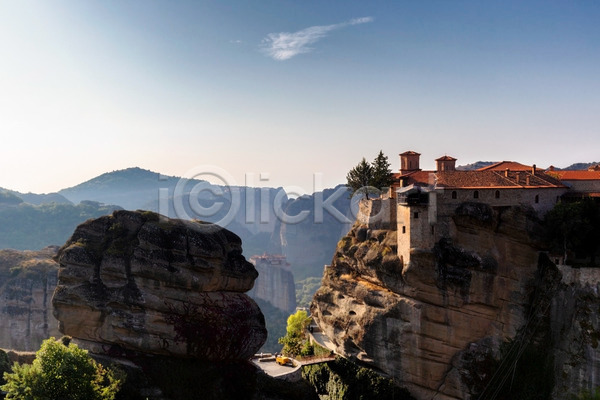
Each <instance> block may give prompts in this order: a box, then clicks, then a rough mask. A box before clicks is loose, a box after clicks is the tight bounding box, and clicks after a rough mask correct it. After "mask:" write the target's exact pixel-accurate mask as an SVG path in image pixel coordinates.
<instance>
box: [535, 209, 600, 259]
mask: <svg viewBox="0 0 600 400" xmlns="http://www.w3.org/2000/svg"><path fill="white" fill-rule="evenodd" d="M545 224H546V233H547V239H548V242H549V243H550V245H551V246H552V248H553V250H555V251H559V250H560V251H562V252H563V253H564V256H565V261H567V259H568V258H569V257H568V256H569V253H570V252H574V253H575V254H581V255H585V257H589V258H590V263H591V265H595V263H596V253H597V252H598V244H599V243H600V207H599V206H598V204H597V203H596V202H595V201H594V200H593V199H583V200H580V201H576V202H560V203H558V204H557V205H556V206H554V208H553V209H552V210H550V211H549V212H548V213H547V214H546V216H545ZM575 258H577V256H576V257H575Z"/></svg>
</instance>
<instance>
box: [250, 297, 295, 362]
mask: <svg viewBox="0 0 600 400" xmlns="http://www.w3.org/2000/svg"><path fill="white" fill-rule="evenodd" d="M254 301H256V304H258V306H259V307H260V310H261V311H262V313H263V315H264V316H265V326H266V328H267V332H268V336H267V341H266V342H265V344H264V345H263V347H261V349H260V351H261V352H263V353H277V352H279V351H281V344H279V341H278V338H280V337H282V336H284V335H285V326H286V321H287V317H288V314H287V313H286V312H285V311H282V310H280V309H279V308H277V307H275V306H273V305H272V304H271V303H269V302H268V301H265V300H261V299H254Z"/></svg>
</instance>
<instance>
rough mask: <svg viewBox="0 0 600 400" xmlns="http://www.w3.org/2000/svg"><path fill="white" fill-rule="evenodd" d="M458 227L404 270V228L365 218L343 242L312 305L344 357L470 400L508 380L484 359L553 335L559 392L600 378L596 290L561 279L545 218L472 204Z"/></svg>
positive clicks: (429, 394)
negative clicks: (542, 230)
mask: <svg viewBox="0 0 600 400" xmlns="http://www.w3.org/2000/svg"><path fill="white" fill-rule="evenodd" d="M451 224H452V227H451V229H450V231H451V232H453V234H452V237H448V238H443V239H441V240H439V241H438V242H437V243H436V244H435V246H434V247H433V248H432V249H425V250H423V249H421V250H418V249H412V251H411V253H410V262H409V263H408V265H406V266H404V267H403V266H402V263H401V262H400V260H399V258H398V256H397V235H399V234H401V233H399V232H397V231H396V230H377V229H372V227H370V226H369V225H368V224H360V223H356V224H355V225H354V227H353V228H352V229H351V230H350V232H349V233H348V235H347V236H345V237H344V238H342V240H341V241H340V242H339V243H338V246H337V249H336V253H335V256H334V258H333V261H332V263H331V265H330V266H329V267H327V268H326V270H325V273H324V277H323V283H322V286H321V288H320V289H319V290H318V291H317V293H316V295H315V297H314V300H313V303H312V305H311V311H312V314H313V317H314V318H315V319H316V321H317V322H318V324H319V326H320V327H321V328H322V329H323V331H324V333H325V334H326V335H327V336H328V337H329V338H330V339H331V340H332V342H333V343H334V344H335V346H336V351H337V352H339V353H340V354H342V355H344V356H345V357H349V358H352V359H356V360H359V361H361V362H363V363H366V364H368V365H370V366H372V367H374V368H376V369H378V370H380V371H382V372H383V373H385V374H387V375H389V376H390V377H393V379H394V380H395V381H396V382H397V383H399V384H401V385H403V386H406V387H407V388H408V389H409V390H410V391H411V392H412V394H413V395H415V397H417V398H419V399H430V398H433V396H436V397H435V398H436V399H469V398H477V397H476V396H475V395H479V394H481V393H482V391H483V390H486V386H490V385H497V384H498V383H494V382H493V381H494V379H496V377H493V376H492V375H493V374H492V372H493V371H492V370H489V371H487V370H485V369H484V368H482V364H481V362H480V361H481V360H490V363H491V362H492V361H494V360H495V361H494V362H496V361H497V362H500V361H499V359H501V358H502V355H501V354H500V353H501V351H500V350H501V344H502V343H503V342H507V341H511V340H512V343H516V344H517V345H518V346H520V345H521V344H528V343H531V342H534V341H539V340H541V339H540V338H542V337H543V338H549V332H552V335H551V336H552V337H551V338H550V342H551V343H552V346H553V348H554V349H556V352H557V355H556V356H555V357H554V358H555V363H554V365H555V367H554V379H555V381H556V382H557V383H556V385H555V395H556V396H562V395H564V394H565V392H567V391H569V390H571V391H574V392H577V391H578V390H579V388H583V387H586V385H587V384H588V381H592V380H594V379H596V378H593V377H600V375H599V368H598V365H597V364H598V362H597V360H598V359H599V356H600V353H599V352H598V351H597V350H596V346H597V339H598V338H599V337H598V335H597V334H596V333H595V332H597V329H598V313H599V312H600V311H599V309H598V307H595V306H594V304H596V303H595V302H597V301H598V297H597V296H598V295H597V291H596V292H595V293H594V291H593V290H591V289H581V286H577V285H576V286H569V285H567V284H565V283H564V282H563V283H561V281H560V280H561V274H560V272H559V271H558V269H557V268H556V266H555V265H554V264H552V263H551V262H550V261H549V260H548V259H547V257H545V255H544V253H543V252H541V251H540V242H539V240H538V237H539V236H538V234H537V232H539V225H538V223H537V222H536V218H535V215H532V213H531V212H529V211H528V210H526V209H521V208H518V207H512V208H506V207H503V208H491V207H489V206H485V205H481V204H478V205H473V204H464V205H463V206H462V207H459V209H458V210H457V212H456V215H454V216H453V218H452V221H451ZM586 295H587V296H591V297H592V298H593V299H594V300H593V301H592V302H591V303H590V302H589V301H587V300H584V299H585V296H586ZM565 303H566V304H569V305H570V309H571V313H570V314H569V315H565V314H564V313H563V312H562V311H561V310H564V309H565V305H564V304H565ZM582 304H587V305H586V306H585V307H584V309H585V308H586V307H587V308H589V310H588V312H587V316H582V313H581V305H582ZM566 309H567V310H568V309H569V307H566ZM567 314H568V313H567ZM582 318H583V319H584V320H585V322H581V319H582ZM573 323H575V325H579V327H578V328H575V329H572V328H571V327H570V325H572V324H573ZM540 331H543V332H542V334H540ZM582 332H583V333H582ZM547 333H548V335H547ZM586 335H587V336H586ZM586 337H587V338H586ZM573 347H577V349H573ZM561 349H562V353H561ZM511 356H512V354H511V353H510V352H509V353H508V356H507V357H511ZM477 360H479V361H477ZM561 360H562V361H564V362H565V363H567V366H563V364H562V363H559V362H558V361H561ZM475 361H477V362H475ZM569 362H571V363H572V364H569ZM484 364H485V363H484ZM582 376H587V377H588V378H582ZM589 377H592V378H589ZM490 382H492V383H490ZM598 382H600V381H596V382H595V384H596V385H597V384H598ZM488 384H489V385H488ZM571 384H576V385H577V386H575V387H574V388H573V387H572V386H571V387H570V386H569V385H571ZM549 385H550V383H549ZM557 398H560V397H557Z"/></svg>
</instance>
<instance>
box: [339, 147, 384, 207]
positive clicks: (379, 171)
mask: <svg viewBox="0 0 600 400" xmlns="http://www.w3.org/2000/svg"><path fill="white" fill-rule="evenodd" d="M346 181H347V183H346V186H348V190H350V191H351V192H352V193H353V194H354V193H363V194H365V195H366V197H367V199H368V198H369V193H377V191H379V190H384V189H385V188H389V187H390V186H391V185H392V183H393V182H394V175H393V174H392V171H391V169H390V163H389V161H388V158H387V156H385V155H384V154H383V151H379V154H378V155H377V157H375V160H373V162H372V163H370V164H369V163H368V162H367V160H366V159H365V158H364V157H363V159H362V160H361V161H360V162H359V163H358V164H357V165H356V166H355V167H354V168H352V169H351V170H350V171H349V172H348V174H347V175H346Z"/></svg>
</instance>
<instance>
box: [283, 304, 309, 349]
mask: <svg viewBox="0 0 600 400" xmlns="http://www.w3.org/2000/svg"><path fill="white" fill-rule="evenodd" d="M311 321H312V319H311V318H310V317H309V316H308V314H307V313H306V311H304V310H298V311H296V312H295V313H294V314H292V315H290V316H289V317H288V319H287V327H286V333H285V336H283V337H280V338H279V343H280V344H282V345H283V350H282V353H283V354H285V355H288V356H299V355H311V354H312V349H311V347H310V343H309V342H308V338H307V337H306V329H308V326H309V325H310V323H311Z"/></svg>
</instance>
